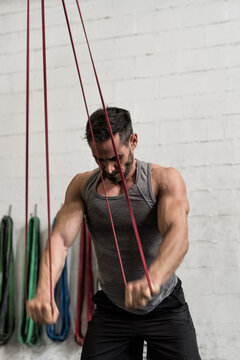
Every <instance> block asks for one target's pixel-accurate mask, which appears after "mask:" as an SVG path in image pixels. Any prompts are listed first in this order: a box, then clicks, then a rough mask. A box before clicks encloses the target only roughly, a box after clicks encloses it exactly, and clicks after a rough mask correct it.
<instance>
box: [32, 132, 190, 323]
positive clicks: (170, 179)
mask: <svg viewBox="0 0 240 360" xmlns="http://www.w3.org/2000/svg"><path fill="white" fill-rule="evenodd" d="M114 140H115V144H116V149H117V152H118V155H119V159H120V163H121V168H122V171H123V173H124V177H125V181H126V185H127V189H128V190H129V189H130V188H131V187H132V186H133V185H134V183H135V180H136V160H135V159H134V150H135V148H136V146H137V143H138V137H137V134H135V133H134V134H132V135H131V137H130V140H129V144H127V145H123V144H121V141H120V137H119V134H116V135H115V136H114ZM90 148H91V150H92V154H93V156H94V158H95V159H96V156H97V155H96V153H95V150H94V147H93V144H92V143H90ZM97 152H98V155H99V160H100V165H101V169H102V172H103V175H104V184H105V188H106V193H107V196H118V195H119V194H122V193H123V192H124V191H123V186H122V183H121V179H120V175H119V172H118V166H117V162H116V157H115V153H114V150H113V147H112V143H111V140H110V139H109V140H107V141H105V142H98V143H97ZM93 172H94V170H93V171H89V172H85V173H81V174H78V175H76V176H75V177H74V178H73V180H72V181H71V183H70V184H69V186H68V188H67V191H66V195H65V202H64V205H63V207H62V208H61V210H60V211H59V212H58V214H57V217H56V224H55V227H54V230H53V232H52V236H51V244H52V276H53V288H54V287H55V285H56V283H57V281H58V278H59V277H60V275H61V272H62V269H63V267H64V263H65V258H66V255H67V252H68V249H69V247H70V246H71V245H72V243H73V242H74V240H75V238H76V237H77V234H78V232H79V230H80V227H81V223H82V220H83V214H84V205H83V201H82V189H83V186H84V184H85V183H86V181H87V180H88V178H89V177H90V176H91V175H92V174H93ZM152 187H153V192H154V194H155V197H156V198H157V201H158V227H159V231H160V233H161V234H162V235H163V241H162V243H161V245H160V247H159V250H158V253H157V256H156V259H155V261H154V262H153V264H152V265H151V266H150V268H149V276H150V279H151V283H152V288H153V294H155V293H158V292H159V289H160V287H161V286H162V285H163V284H164V283H165V282H166V281H167V280H168V278H169V277H170V276H171V275H172V274H173V273H174V271H175V270H176V269H177V267H178V266H179V265H180V263H181V262H182V260H183V258H184V255H185V254H186V252H187V250H188V223H187V216H188V213H189V202H188V199H187V195H186V187H185V183H184V180H183V179H182V177H181V175H180V174H179V172H178V171H177V170H176V169H174V168H165V167H162V166H159V165H152ZM97 192H98V193H99V194H102V195H103V194H104V192H103V187H102V184H101V183H99V185H98V187H97ZM48 259H49V249H48V243H47V246H46V248H45V250H44V252H43V255H42V259H41V264H40V274H39V282H38V287H37V292H36V296H35V297H34V298H33V299H32V300H29V301H28V302H27V312H28V315H29V316H30V317H31V318H32V319H33V321H35V322H42V323H45V324H52V323H55V322H56V321H57V318H58V314H59V313H58V309H57V306H56V303H55V302H54V303H53V307H51V303H50V290H49V289H50V283H49V261H48ZM151 296H152V295H151V294H150V290H149V287H148V283H147V280H146V276H144V277H142V278H141V279H139V280H137V281H133V282H129V283H128V284H127V286H126V289H125V305H126V307H127V308H129V309H131V308H132V309H134V308H138V307H140V306H145V305H146V304H147V302H148V300H149V299H151ZM53 298H54V297H53Z"/></svg>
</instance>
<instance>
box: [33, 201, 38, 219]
mask: <svg viewBox="0 0 240 360" xmlns="http://www.w3.org/2000/svg"><path fill="white" fill-rule="evenodd" d="M37 208H38V205H37V204H35V206H34V216H35V217H37Z"/></svg>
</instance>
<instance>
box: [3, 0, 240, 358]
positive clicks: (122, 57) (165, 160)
mask: <svg viewBox="0 0 240 360" xmlns="http://www.w3.org/2000/svg"><path fill="white" fill-rule="evenodd" d="M80 4H81V5H82V11H83V15H84V18H85V20H86V28H87V31H88V34H89V40H90V42H91V47H92V50H93V55H94V58H95V61H96V67H97V70H98V73H99V77H100V81H101V84H102V88H103V94H104V98H105V101H106V103H107V104H108V105H116V106H122V107H126V108H128V109H129V110H130V111H131V113H132V118H133V122H134V127H135V130H136V132H138V134H139V138H140V143H139V147H138V149H137V151H136V156H137V157H138V158H141V159H144V160H148V161H152V162H155V163H158V164H161V165H163V166H174V167H176V168H177V169H178V170H179V171H180V172H181V174H182V175H183V177H184V179H185V181H186V184H187V190H188V196H189V200H190V206H191V212H190V216H189V228H190V231H189V232H190V249H189V253H188V254H187V256H186V258H185V260H184V263H183V264H182V266H181V267H180V269H179V271H178V274H179V276H180V277H181V278H182V280H183V285H184V289H185V293H186V298H187V300H188V303H189V305H190V308H191V311H192V316H193V319H194V322H195V326H196V331H197V336H198V343H199V347H200V351H201V355H202V359H204V360H236V359H238V358H239V352H240V341H239V333H240V312H239V305H240V277H239V275H240V268H239V264H240V238H239V233H240V227H239V215H240V201H239V199H240V186H239V181H240V101H239V97H240V81H239V80H240V45H239V44H240V2H239V1H234V0H215V1H213V0H212V1H210V0H148V1H144V0H131V1H129V0H121V1H120V0H101V1H99V0H98V1H97V0H85V1H84V0H82V1H80ZM67 7H68V10H69V14H70V17H71V23H72V24H73V34H74V39H75V43H76V47H77V52H78V55H79V60H80V64H81V71H82V75H83V80H84V84H85V90H86V95H87V98H88V103H89V109H90V112H92V111H93V110H95V109H96V108H98V107H99V106H100V100H99V96H98V93H97V90H96V85H95V83H94V77H93V73H92V71H91V67H90V63H89V56H88V53H87V48H86V45H85V43H84V40H83V33H82V30H81V27H80V24H79V17H78V13H77V8H76V5H75V2H74V1H73V0H69V1H67ZM31 9H32V12H31V81H30V87H31V94H30V112H31V114H30V115H31V116H30V119H31V124H30V130H31V140H30V150H31V159H30V211H32V212H33V210H34V204H35V203H37V204H38V215H39V217H40V220H41V232H42V244H43V246H44V243H45V241H46V236H47V235H46V227H47V225H46V222H47V216H46V185H45V159H44V156H45V150H44V119H43V91H42V86H43V83H42V57H41V28H40V27H41V17H40V16H41V15H40V1H37V0H31ZM46 24H47V30H46V32H47V64H48V95H49V100H48V102H49V140H50V152H51V156H50V166H51V205H52V216H54V214H55V213H56V212H57V210H58V209H59V207H60V206H61V203H62V202H63V200H64V193H65V189H66V186H67V184H68V183H69V181H70V180H71V178H72V177H73V176H74V175H75V174H76V173H78V172H81V171H85V170H87V169H89V168H92V167H93V166H95V165H94V162H93V160H92V159H91V157H90V152H89V149H88V147H87V145H86V143H85V141H84V140H83V136H84V127H85V122H86V114H85V111H84V104H83V101H82V98H81V93H80V87H79V82H78V78H77V72H76V69H75V66H74V59H73V55H72V52H71V48H70V42H69V38H68V33H67V28H66V25H65V20H64V15H63V10H62V8H61V2H60V1H56V0H49V1H47V2H46ZM25 49H26V1H24V0H12V1H8V0H1V4H0V168H1V173H0V215H1V216H3V215H4V214H6V213H7V212H8V207H9V204H12V206H13V208H12V217H13V219H14V250H15V258H16V276H17V294H16V297H17V304H16V313H17V327H18V326H19V317H20V313H21V302H22V299H21V297H22V277H23V275H22V274H23V253H24V186H25V185H24V181H25V180H24V176H25V174H24V173H25V160H24V156H25V83H26V81H25V67H26V65H25V58H26V54H25ZM78 247H79V242H76V243H75V244H74V246H73V249H74V251H72V252H71V254H70V255H71V261H70V265H69V270H70V276H69V278H70V283H69V286H70V292H71V298H72V300H71V311H72V318H73V319H74V316H75V314H76V311H75V305H76V300H75V298H76V281H77V253H78ZM79 353H80V349H79V347H78V346H77V345H76V344H75V343H74V341H73V330H72V334H71V336H70V338H69V340H68V341H66V342H65V343H63V344H61V345H58V346H57V345H55V344H52V343H51V341H50V340H48V339H47V338H46V336H45V335H44V336H43V341H42V345H41V346H39V347H37V348H33V349H29V348H26V347H24V346H20V345H19V344H18V343H17V331H16V332H15V336H14V337H13V339H12V340H11V341H10V343H9V344H8V345H7V346H4V347H2V348H1V349H0V357H1V359H3V360H6V359H10V358H11V359H19V358H21V359H47V360H48V359H55V358H56V359H57V358H60V359H61V358H64V359H76V358H77V357H78V354H79Z"/></svg>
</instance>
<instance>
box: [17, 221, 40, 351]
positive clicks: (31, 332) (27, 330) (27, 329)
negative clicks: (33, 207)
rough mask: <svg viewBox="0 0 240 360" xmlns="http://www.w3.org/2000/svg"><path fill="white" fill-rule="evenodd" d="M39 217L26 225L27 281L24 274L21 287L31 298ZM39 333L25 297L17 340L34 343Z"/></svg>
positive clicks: (37, 257)
mask: <svg viewBox="0 0 240 360" xmlns="http://www.w3.org/2000/svg"><path fill="white" fill-rule="evenodd" d="M39 233H40V229H39V219H38V218H37V217H36V216H34V217H32V218H31V219H30V221H29V226H28V243H27V261H26V259H25V264H27V266H28V268H26V267H25V268H24V273H25V275H26V274H27V275H28V277H27V282H26V283H25V279H26V276H24V284H23V288H24V289H26V288H27V294H28V299H32V298H33V297H34V296H35V294H36V290H37V283H38V274H39V264H40V237H39ZM40 334H41V324H39V323H34V322H33V320H32V319H31V318H30V317H28V315H27V312H26V307H25V299H24V302H23V310H22V318H21V324H20V329H19V340H20V342H21V343H22V344H26V345H30V346H32V345H36V344H37V343H38V342H39V338H40Z"/></svg>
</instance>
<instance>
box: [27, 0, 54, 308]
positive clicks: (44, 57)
mask: <svg viewBox="0 0 240 360" xmlns="http://www.w3.org/2000/svg"><path fill="white" fill-rule="evenodd" d="M41 5H42V6H41V8H42V48H43V83H44V115H45V146H46V181H47V214H48V248H49V259H48V260H49V282H50V303H51V307H52V309H53V291H52V254H51V221H50V218H51V217H50V175H49V146H48V105H47V65H46V36H45V6H44V0H41ZM29 58H30V0H27V60H26V68H27V69H26V195H25V196H26V200H25V201H26V210H25V269H26V271H25V286H26V287H25V304H26V302H27V300H29V299H31V297H29V294H28V293H27V279H28V273H27V271H28V269H29V266H28V263H27V261H28V248H27V247H28V191H29V189H28V187H29V186H28V183H29V91H30V87H29V82H30V62H29Z"/></svg>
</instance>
